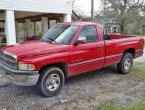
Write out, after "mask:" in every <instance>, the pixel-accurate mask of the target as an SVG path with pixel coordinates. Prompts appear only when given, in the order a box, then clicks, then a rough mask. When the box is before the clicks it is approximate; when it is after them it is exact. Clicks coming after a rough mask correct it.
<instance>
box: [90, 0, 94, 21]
mask: <svg viewBox="0 0 145 110" xmlns="http://www.w3.org/2000/svg"><path fill="white" fill-rule="evenodd" d="M91 21H92V22H94V0H91Z"/></svg>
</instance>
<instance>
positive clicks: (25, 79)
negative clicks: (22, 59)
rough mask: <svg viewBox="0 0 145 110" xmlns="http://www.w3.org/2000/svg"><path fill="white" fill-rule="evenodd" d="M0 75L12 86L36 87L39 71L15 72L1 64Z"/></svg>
mask: <svg viewBox="0 0 145 110" xmlns="http://www.w3.org/2000/svg"><path fill="white" fill-rule="evenodd" d="M0 73H1V74H2V76H4V77H5V78H7V79H8V80H10V81H12V82H13V83H14V84H16V85H21V86H33V85H36V84H37V82H38V79H39V71H21V70H15V69H12V68H10V67H8V66H6V65H4V64H1V63H0Z"/></svg>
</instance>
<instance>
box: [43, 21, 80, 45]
mask: <svg viewBox="0 0 145 110" xmlns="http://www.w3.org/2000/svg"><path fill="white" fill-rule="evenodd" d="M78 28H79V27H78V26H75V25H64V24H56V25H54V26H53V27H51V28H50V29H49V30H48V31H47V32H46V33H45V34H44V36H43V37H42V40H43V41H46V42H51V43H59V44H65V45H68V44H69V43H70V41H71V40H72V38H73V36H74V35H75V33H76V31H77V30H78Z"/></svg>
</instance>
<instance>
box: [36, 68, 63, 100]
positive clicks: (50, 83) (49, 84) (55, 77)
mask: <svg viewBox="0 0 145 110" xmlns="http://www.w3.org/2000/svg"><path fill="white" fill-rule="evenodd" d="M64 81H65V78H64V73H63V71H62V70H61V69H60V68H57V67H49V68H46V69H44V70H43V71H42V72H41V73H40V78H39V81H38V84H37V86H38V89H39V90H40V92H41V93H42V94H43V95H44V96H46V97H52V96H55V95H57V94H58V93H59V92H60V90H61V88H62V87H63V85H64Z"/></svg>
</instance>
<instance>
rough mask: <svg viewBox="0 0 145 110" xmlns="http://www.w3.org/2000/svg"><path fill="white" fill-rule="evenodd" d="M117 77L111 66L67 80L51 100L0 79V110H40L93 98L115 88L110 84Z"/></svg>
mask: <svg viewBox="0 0 145 110" xmlns="http://www.w3.org/2000/svg"><path fill="white" fill-rule="evenodd" d="M117 75H118V74H117V71H116V69H115V66H112V67H107V68H105V69H103V70H97V71H94V72H90V73H87V74H83V75H79V76H75V77H72V78H69V79H68V80H67V81H66V83H65V86H64V88H63V89H62V91H61V93H60V94H59V95H58V96H56V97H53V98H45V97H42V96H40V95H39V94H38V93H37V92H36V91H37V90H36V88H35V87H21V86H16V85H13V84H11V83H10V82H8V81H7V80H5V79H4V78H2V77H0V110H3V109H4V110H5V109H6V110H27V109H29V110H30V109H31V110H35V109H38V110H40V109H45V108H49V106H52V105H55V104H56V103H64V102H67V101H72V100H76V99H78V98H79V99H83V98H87V97H92V98H93V97H94V96H99V95H101V94H102V93H103V92H105V91H109V90H107V88H112V87H113V88H115V87H117V85H114V84H112V80H113V79H114V77H116V76H117ZM104 88H105V89H104Z"/></svg>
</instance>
